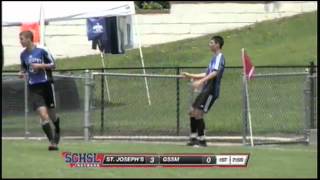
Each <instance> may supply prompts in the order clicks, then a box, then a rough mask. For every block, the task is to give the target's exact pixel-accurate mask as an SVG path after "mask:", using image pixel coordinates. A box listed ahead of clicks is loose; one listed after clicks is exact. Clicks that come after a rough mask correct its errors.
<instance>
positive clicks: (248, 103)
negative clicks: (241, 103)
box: [242, 48, 254, 147]
mask: <svg viewBox="0 0 320 180" xmlns="http://www.w3.org/2000/svg"><path fill="white" fill-rule="evenodd" d="M244 61H245V59H244V48H242V64H243V76H244V78H243V80H244V86H245V91H246V103H247V108H248V120H249V131H250V143H251V147H253V146H254V144H253V136H252V125H251V111H250V102H249V91H248V80H247V74H246V71H245V69H246V63H245V62H244Z"/></svg>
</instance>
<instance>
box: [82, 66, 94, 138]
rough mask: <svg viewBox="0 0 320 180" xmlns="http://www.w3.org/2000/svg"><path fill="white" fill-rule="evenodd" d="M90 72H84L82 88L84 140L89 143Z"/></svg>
mask: <svg viewBox="0 0 320 180" xmlns="http://www.w3.org/2000/svg"><path fill="white" fill-rule="evenodd" d="M91 80H92V77H91V72H90V71H89V70H85V88H84V127H83V128H84V140H85V141H89V138H90V127H91V125H90V94H91V85H92V82H91Z"/></svg>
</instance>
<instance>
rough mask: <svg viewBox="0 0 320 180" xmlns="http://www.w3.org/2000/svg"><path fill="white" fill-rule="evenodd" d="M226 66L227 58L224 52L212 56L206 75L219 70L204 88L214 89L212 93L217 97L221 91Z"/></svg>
mask: <svg viewBox="0 0 320 180" xmlns="http://www.w3.org/2000/svg"><path fill="white" fill-rule="evenodd" d="M224 67H225V58H224V56H223V54H222V53H219V54H217V55H214V56H213V57H212V59H211V61H210V63H209V65H208V68H207V71H206V75H208V74H210V73H212V72H213V71H217V72H218V74H217V76H216V77H214V79H212V80H209V81H208V82H207V83H206V84H205V86H204V90H207V89H210V90H211V91H212V92H211V93H212V94H214V95H215V96H217V97H218V96H219V92H220V83H221V79H222V75H223V72H224Z"/></svg>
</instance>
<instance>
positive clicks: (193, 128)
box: [187, 108, 198, 146]
mask: <svg viewBox="0 0 320 180" xmlns="http://www.w3.org/2000/svg"><path fill="white" fill-rule="evenodd" d="M189 117H190V138H189V142H188V143H187V145H188V146H194V145H197V144H198V140H197V121H196V118H195V117H194V114H193V108H192V109H191V110H190V112H189Z"/></svg>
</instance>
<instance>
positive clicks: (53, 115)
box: [48, 108, 60, 144]
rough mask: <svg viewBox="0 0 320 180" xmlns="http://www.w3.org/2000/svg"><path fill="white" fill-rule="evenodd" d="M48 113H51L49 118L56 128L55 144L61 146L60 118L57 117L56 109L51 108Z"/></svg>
mask: <svg viewBox="0 0 320 180" xmlns="http://www.w3.org/2000/svg"><path fill="white" fill-rule="evenodd" d="M48 113H49V117H50V119H51V120H52V122H53V125H54V127H55V128H54V130H55V136H54V139H55V142H56V143H57V144H59V141H60V118H59V117H57V115H56V110H55V108H49V109H48Z"/></svg>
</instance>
